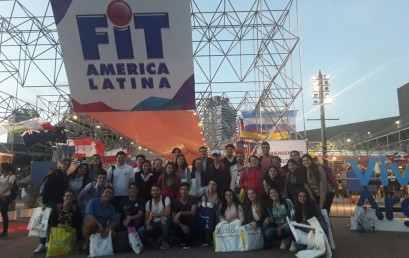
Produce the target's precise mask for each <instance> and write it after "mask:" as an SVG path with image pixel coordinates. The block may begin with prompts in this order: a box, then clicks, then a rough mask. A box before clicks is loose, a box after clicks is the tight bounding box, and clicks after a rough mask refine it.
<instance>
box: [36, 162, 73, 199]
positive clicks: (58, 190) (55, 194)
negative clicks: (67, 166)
mask: <svg viewBox="0 0 409 258" xmlns="http://www.w3.org/2000/svg"><path fill="white" fill-rule="evenodd" d="M46 180H47V181H46V182H45V186H44V193H43V200H42V201H43V203H44V204H48V201H55V202H57V203H62V202H63V196H64V193H65V191H66V190H67V188H68V176H67V173H65V172H63V171H62V170H61V169H57V170H55V172H53V173H51V174H49V175H48V176H47V179H46Z"/></svg>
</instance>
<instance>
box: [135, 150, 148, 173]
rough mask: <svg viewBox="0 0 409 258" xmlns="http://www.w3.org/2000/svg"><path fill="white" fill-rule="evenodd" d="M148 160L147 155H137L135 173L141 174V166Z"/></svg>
mask: <svg viewBox="0 0 409 258" xmlns="http://www.w3.org/2000/svg"><path fill="white" fill-rule="evenodd" d="M145 160H146V157H145V155H143V154H139V155H136V167H135V168H133V172H134V173H139V172H140V171H141V165H142V163H143V162H144V161H145Z"/></svg>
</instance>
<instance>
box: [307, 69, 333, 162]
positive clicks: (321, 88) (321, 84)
mask: <svg viewBox="0 0 409 258" xmlns="http://www.w3.org/2000/svg"><path fill="white" fill-rule="evenodd" d="M312 81H313V91H312V97H313V99H314V105H319V106H320V121H321V139H322V156H323V157H325V155H326V154H327V152H328V150H327V131H326V127H325V120H326V119H325V108H324V106H325V104H331V102H332V99H331V96H330V94H329V76H328V75H322V74H321V71H319V73H318V75H315V76H313V77H312Z"/></svg>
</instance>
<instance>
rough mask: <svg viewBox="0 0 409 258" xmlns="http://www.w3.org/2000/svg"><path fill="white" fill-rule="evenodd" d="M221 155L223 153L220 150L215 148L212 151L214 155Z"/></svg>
mask: <svg viewBox="0 0 409 258" xmlns="http://www.w3.org/2000/svg"><path fill="white" fill-rule="evenodd" d="M220 155H221V153H220V151H219V150H213V151H212V156H220Z"/></svg>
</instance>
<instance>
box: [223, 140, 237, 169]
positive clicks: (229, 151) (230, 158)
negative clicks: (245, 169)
mask: <svg viewBox="0 0 409 258" xmlns="http://www.w3.org/2000/svg"><path fill="white" fill-rule="evenodd" d="M224 150H225V151H226V156H225V157H224V158H222V159H221V162H223V164H224V171H225V172H226V173H230V168H231V166H233V165H236V164H237V159H236V157H235V156H234V155H233V152H234V145H233V144H227V145H226V146H225V148H224Z"/></svg>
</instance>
